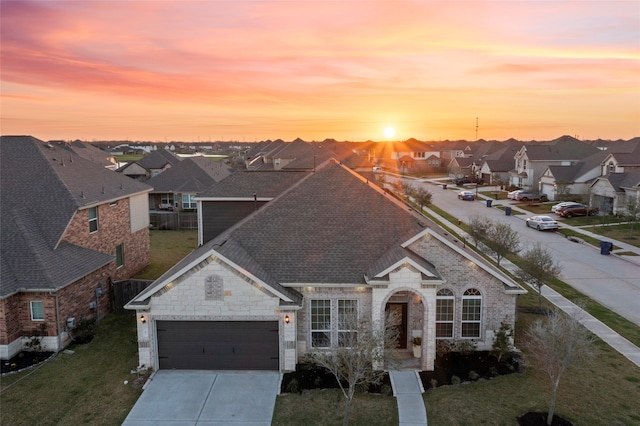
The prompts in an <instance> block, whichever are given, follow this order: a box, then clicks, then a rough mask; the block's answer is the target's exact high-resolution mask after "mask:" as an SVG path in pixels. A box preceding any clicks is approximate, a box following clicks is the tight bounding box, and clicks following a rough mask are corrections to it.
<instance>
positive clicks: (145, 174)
mask: <svg viewBox="0 0 640 426" xmlns="http://www.w3.org/2000/svg"><path fill="white" fill-rule="evenodd" d="M181 160H182V159H181V158H180V157H178V156H177V155H175V154H174V153H172V152H171V151H170V150H168V149H158V150H155V151H153V152H151V153H150V154H147V155H145V156H144V157H142V158H141V159H139V160H136V161H131V162H129V163H127V164H125V165H124V166H122V167H119V168H118V169H116V172H119V173H122V174H123V175H126V176H129V177H130V178H131V179H135V180H139V181H141V182H144V181H146V180H149V179H151V178H152V177H154V176H157V175H159V174H160V173H162V172H163V171H165V170H167V169H169V168H171V167H172V166H174V165H176V164H178V163H179V162H180V161H181Z"/></svg>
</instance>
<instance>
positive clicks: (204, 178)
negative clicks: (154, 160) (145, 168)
mask: <svg viewBox="0 0 640 426" xmlns="http://www.w3.org/2000/svg"><path fill="white" fill-rule="evenodd" d="M231 173H233V169H231V168H230V167H229V166H227V165H226V164H225V163H224V162H222V161H214V160H211V159H209V158H207V157H204V156H195V157H188V158H185V159H184V160H182V161H180V162H178V163H176V164H175V165H174V166H173V167H170V168H169V169H168V170H166V171H164V172H162V173H160V174H158V175H156V176H154V177H152V178H151V179H149V180H148V181H146V183H147V184H148V185H149V186H152V187H153V190H152V191H151V193H150V196H149V209H150V210H160V209H165V210H166V209H169V210H174V209H175V210H196V208H197V205H196V201H195V199H194V198H195V196H196V194H198V193H200V192H202V191H204V190H205V189H207V188H210V187H211V186H212V185H215V184H216V183H218V182H220V181H221V180H223V179H224V178H226V177H227V176H229V175H231Z"/></svg>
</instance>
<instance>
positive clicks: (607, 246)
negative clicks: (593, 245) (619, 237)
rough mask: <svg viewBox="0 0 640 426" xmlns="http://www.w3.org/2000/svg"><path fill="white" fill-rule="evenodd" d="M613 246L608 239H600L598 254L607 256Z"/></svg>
mask: <svg viewBox="0 0 640 426" xmlns="http://www.w3.org/2000/svg"><path fill="white" fill-rule="evenodd" d="M612 248H613V243H610V242H609V241H600V254H603V255H605V256H608V255H610V254H611V249H612Z"/></svg>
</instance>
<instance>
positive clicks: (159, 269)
mask: <svg viewBox="0 0 640 426" xmlns="http://www.w3.org/2000/svg"><path fill="white" fill-rule="evenodd" d="M149 238H150V240H151V263H150V264H149V266H147V267H146V268H144V270H142V271H141V272H139V273H138V274H136V275H135V276H134V277H133V278H136V279H140V280H155V279H156V278H158V277H160V276H161V275H162V274H164V273H165V272H167V271H168V270H169V268H171V267H172V266H173V265H175V264H176V263H178V262H179V261H180V260H181V259H182V258H183V257H185V256H186V255H188V254H189V253H191V252H192V251H193V250H195V248H196V247H198V231H195V230H192V231H158V230H151V231H149Z"/></svg>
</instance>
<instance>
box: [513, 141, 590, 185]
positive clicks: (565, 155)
mask: <svg viewBox="0 0 640 426" xmlns="http://www.w3.org/2000/svg"><path fill="white" fill-rule="evenodd" d="M596 152H598V148H596V147H594V146H592V145H590V144H588V143H585V142H582V141H580V140H578V139H576V138H573V137H571V136H562V137H560V138H558V139H554V140H552V141H549V142H529V143H525V144H523V145H522V147H521V148H520V150H519V151H518V152H517V153H516V154H515V156H514V162H515V167H514V168H513V169H512V170H511V171H510V172H509V183H510V184H511V185H512V186H516V187H519V188H524V189H528V190H532V191H540V190H541V182H540V180H541V177H542V174H543V172H544V171H545V170H546V169H547V167H549V166H573V165H575V164H576V163H578V162H579V161H581V160H583V159H584V158H586V157H588V156H590V155H592V154H594V153H596ZM547 195H549V194H547Z"/></svg>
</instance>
